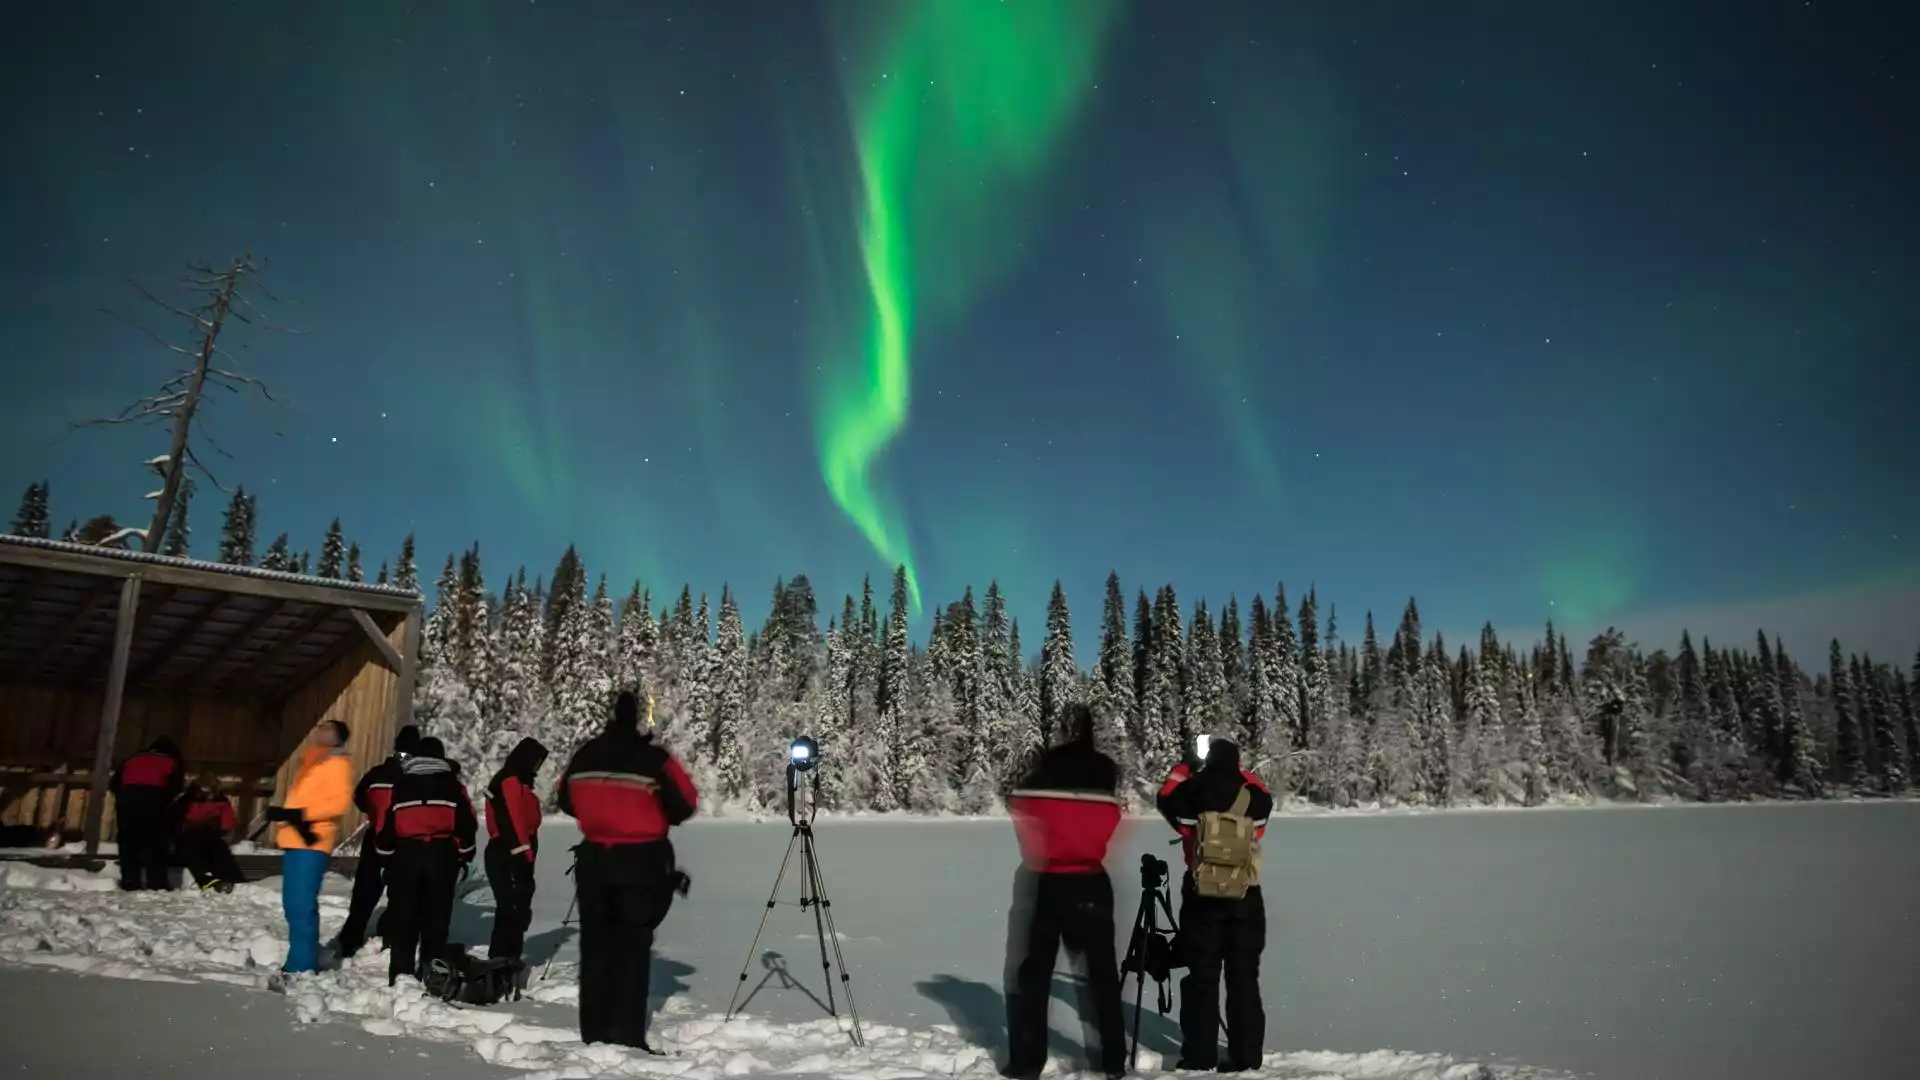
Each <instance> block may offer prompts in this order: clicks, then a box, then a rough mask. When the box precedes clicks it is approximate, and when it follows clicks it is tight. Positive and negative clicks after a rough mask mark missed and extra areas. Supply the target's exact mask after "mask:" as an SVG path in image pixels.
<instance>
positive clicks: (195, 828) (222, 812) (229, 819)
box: [180, 795, 240, 836]
mask: <svg viewBox="0 0 1920 1080" xmlns="http://www.w3.org/2000/svg"><path fill="white" fill-rule="evenodd" d="M184 805H185V809H184V810H182V811H181V813H180V831H181V832H212V833H218V834H219V835H221V836H226V835H227V834H228V833H231V832H233V830H234V829H236V828H239V826H240V822H239V819H238V818H237V817H235V816H234V813H233V803H232V801H231V800H229V799H227V798H226V797H225V796H224V795H221V796H215V797H214V798H211V799H188V800H187V801H186V803H185V804H184Z"/></svg>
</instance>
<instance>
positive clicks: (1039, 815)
mask: <svg viewBox="0 0 1920 1080" xmlns="http://www.w3.org/2000/svg"><path fill="white" fill-rule="evenodd" d="M1118 782H1119V771H1118V770H1117V769H1116V768H1115V767H1114V764H1113V759H1112V758H1109V757H1107V756H1106V755H1105V754H1102V753H1100V752H1099V751H1098V750H1095V749H1094V748H1093V745H1092V744H1091V743H1080V742H1075V743H1068V744H1066V745H1064V746H1056V747H1054V748H1053V749H1051V750H1048V751H1047V752H1046V753H1045V754H1042V755H1041V756H1040V761H1039V763H1038V764H1037V765H1036V766H1035V767H1034V769H1033V771H1032V772H1031V773H1029V774H1027V776H1026V777H1025V778H1024V779H1023V780H1022V781H1021V783H1020V786H1019V787H1017V788H1015V789H1014V791H1013V792H1012V794H1010V795H1009V796H1008V797H1007V810H1008V811H1009V812H1010V813H1011V814H1012V815H1013V831H1014V835H1015V836H1016V837H1017V838H1018V839H1019V841H1020V864H1021V866H1023V867H1025V868H1026V869H1028V870H1031V871H1033V872H1035V873H1040V874H1101V873H1105V872H1106V868H1107V848H1108V846H1109V845H1110V844H1112V842H1113V834H1114V832H1115V831H1116V830H1117V829H1119V827H1120V799H1119V798H1118V796H1117V795H1116V794H1115V791H1116V790H1117V788H1118Z"/></svg>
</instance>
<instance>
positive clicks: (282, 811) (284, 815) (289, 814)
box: [267, 806, 305, 822]
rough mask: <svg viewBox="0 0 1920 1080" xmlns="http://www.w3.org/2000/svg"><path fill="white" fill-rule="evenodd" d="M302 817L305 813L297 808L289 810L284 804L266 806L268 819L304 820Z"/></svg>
mask: <svg viewBox="0 0 1920 1080" xmlns="http://www.w3.org/2000/svg"><path fill="white" fill-rule="evenodd" d="M304 818H305V815H303V814H301V813H300V811H298V810H289V809H287V808H286V807H284V806H269V807H267V820H268V821H286V822H294V821H301V820H304Z"/></svg>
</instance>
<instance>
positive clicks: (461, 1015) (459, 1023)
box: [0, 864, 1564, 1080]
mask: <svg viewBox="0 0 1920 1080" xmlns="http://www.w3.org/2000/svg"><path fill="white" fill-rule="evenodd" d="M0 874H4V877H3V878H0V962H7V963H12V964H16V965H23V966H41V967H55V968H61V969H64V970H68V971H74V972H80V973H84V974H91V975H97V976H104V977H109V978H120V979H141V980H147V981H158V982H172V983H183V982H192V981H201V982H211V983H222V984H228V985H238V986H255V987H260V988H263V989H264V988H265V987H266V985H267V982H268V977H269V975H270V974H271V973H272V972H273V971H275V970H277V968H278V967H279V964H280V961H281V958H282V957H283V956H284V955H285V951H286V938H285V933H284V926H283V924H282V921H281V914H280V897H279V893H278V892H277V890H276V888H275V887H274V886H275V885H277V883H276V882H269V883H267V884H265V885H242V886H240V887H238V888H236V889H235V890H234V891H233V892H232V893H231V894H228V895H220V894H215V893H201V892H198V891H193V890H184V891H178V892H132V893H122V892H118V891H117V890H115V889H114V886H113V871H112V869H111V868H109V869H107V870H105V871H102V872H100V873H87V872H84V871H76V870H45V869H41V868H38V867H31V866H25V865H23V864H6V865H4V866H3V867H0ZM345 906H346V905H345V900H344V898H342V897H339V896H331V895H328V896H322V898H321V921H322V934H323V937H324V936H329V935H330V934H331V933H332V931H333V929H334V928H335V927H336V926H337V925H338V923H339V921H340V919H341V918H343V917H344V915H345ZM849 940H850V941H859V940H861V939H859V938H850V939H849ZM386 961H387V958H386V956H385V954H383V953H380V952H376V951H368V952H365V953H362V954H361V955H360V956H357V957H355V958H354V959H353V960H351V961H349V962H348V963H347V964H346V965H344V966H342V967H340V968H338V969H336V970H333V971H328V972H324V973H321V974H318V975H308V976H298V977H295V978H294V979H293V980H292V981H291V983H290V984H289V985H288V986H287V988H286V999H287V1002H288V1004H289V1005H290V1007H291V1009H292V1014H293V1017H294V1018H295V1019H296V1020H298V1021H300V1022H302V1023H318V1022H323V1021H341V1022H347V1023H352V1024H355V1025H357V1026H358V1027H360V1028H361V1029H362V1030H364V1031H366V1032H368V1033H370V1034H374V1035H381V1036H389V1037H395V1036H403V1037H412V1038H418V1039H426V1040H431V1041H435V1042H450V1043H459V1044H464V1045H466V1046H468V1047H470V1048H471V1049H472V1050H473V1052H474V1053H475V1054H476V1055H477V1056H479V1057H480V1058H481V1059H482V1060H484V1061H487V1062H490V1063H493V1064H497V1065H503V1066H508V1067H512V1068H517V1069H524V1070H527V1071H528V1072H529V1074H530V1080H548V1078H552V1080H563V1078H573V1077H582V1078H593V1077H675V1078H681V1080H720V1078H723V1077H738V1076H767V1075H781V1076H833V1077H839V1078H845V1080H922V1078H932V1077H968V1078H977V1080H991V1078H993V1077H995V1076H996V1075H997V1063H996V1062H995V1061H994V1058H993V1052H992V1051H991V1050H989V1049H986V1048H983V1047H981V1046H979V1045H977V1044H975V1043H974V1042H971V1041H969V1040H968V1039H967V1038H965V1037H963V1036H962V1035H961V1034H960V1032H959V1030H958V1029H957V1028H956V1027H955V1026H954V1025H951V1024H940V1025H935V1026H932V1027H929V1028H924V1029H918V1030H915V1029H909V1028H906V1027H902V1026H896V1025H891V1024H885V1023H871V1022H870V1023H868V1024H866V1025H865V1026H864V1034H865V1037H866V1038H865V1042H866V1045H865V1046H864V1047H856V1046H854V1045H853V1043H852V1039H851V1037H850V1027H851V1025H850V1024H849V1022H848V1021H847V1020H845V1019H833V1018H824V1019H819V1020H806V1021H799V1022H790V1023H780V1022H771V1021H768V1020H765V1019H761V1018H758V1017H756V1016H753V1015H742V1016H738V1017H735V1018H734V1019H733V1020H732V1021H731V1022H729V1021H726V1020H724V1019H723V1018H722V1017H721V1016H718V1015H713V1014H712V1013H710V1012H708V1011H707V1010H706V1009H705V1008H704V1007H703V1006H700V1005H697V1004H695V1003H694V1002H692V1001H690V1000H688V999H687V998H685V997H673V998H669V999H667V1000H666V1001H664V1002H663V1003H661V1006H660V1009H659V1012H658V1014H657V1015H656V1018H655V1020H654V1023H653V1030H652V1038H653V1041H654V1043H655V1045H656V1046H657V1047H659V1048H660V1049H661V1050H664V1051H666V1052H667V1053H668V1054H669V1055H670V1056H666V1057H656V1056H652V1055H648V1054H644V1053H639V1052H635V1051H628V1050H625V1049H623V1048H620V1047H613V1046H604V1045H597V1046H588V1045H585V1044H583V1043H581V1042H580V1041H579V1037H578V1035H577V1033H576V1028H575V1026H574V1024H575V1016H574V1011H573V1008H572V1007H571V1006H572V1003H573V1002H575V1001H577V1000H578V995H579V986H578V983H577V981H576V979H577V976H576V972H575V967H574V965H572V964H570V963H560V964H555V965H554V966H553V968H552V971H551V973H550V976H549V977H548V978H546V979H544V980H540V981H536V982H535V983H534V985H533V988H532V991H531V992H530V993H529V994H528V995H527V998H528V1000H526V1001H522V1002H518V1003H512V1004H507V1005H502V1006H498V1007H494V1008H473V1007H455V1006H450V1005H447V1004H444V1003H442V1002H439V1001H436V1000H433V999H430V998H429V997H427V996H426V995H425V994H424V992H423V991H422V990H421V988H420V986H419V985H418V984H417V983H415V982H413V981H411V980H403V981H402V985H400V986H399V987H395V988H389V987H388V986H387V985H386ZM208 1022H209V1023H210V1024H212V1023H215V1022H216V1021H214V1020H213V1019H212V1018H209V1021H208ZM1079 1064H1080V1063H1079V1062H1078V1061H1070V1060H1056V1061H1053V1062H1051V1063H1050V1064H1049V1066H1048V1072H1049V1073H1051V1074H1054V1075H1067V1074H1070V1073H1072V1072H1073V1071H1074V1070H1075V1069H1077V1068H1078V1067H1079ZM1140 1071H1141V1072H1142V1073H1157V1072H1163V1071H1165V1070H1164V1064H1163V1062H1162V1061H1161V1059H1160V1058H1159V1056H1158V1055H1156V1054H1154V1053H1152V1052H1151V1051H1150V1050H1146V1049H1143V1050H1142V1051H1141V1056H1140ZM1256 1075H1257V1076H1258V1077H1260V1078H1265V1080H1546V1078H1549V1077H1558V1076H1562V1075H1564V1074H1555V1073H1546V1072H1540V1071H1536V1070H1530V1069H1524V1068H1506V1067H1489V1066H1484V1065H1481V1064H1478V1063H1469V1062H1459V1061H1455V1060H1453V1059H1451V1058H1447V1057H1444V1056H1437V1055H1420V1054H1403V1053H1395V1052H1392V1051H1379V1052H1375V1053H1370V1054H1336V1053H1290V1054H1269V1055H1268V1057H1267V1067H1266V1068H1265V1069H1264V1070H1263V1071H1262V1072H1261V1073H1259V1074H1256Z"/></svg>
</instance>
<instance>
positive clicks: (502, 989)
mask: <svg viewBox="0 0 1920 1080" xmlns="http://www.w3.org/2000/svg"><path fill="white" fill-rule="evenodd" d="M519 974H520V963H519V961H517V960H508V959H504V958H503V959H500V960H485V959H481V958H480V957H478V956H468V955H467V947H466V946H465V945H448V946H447V952H446V955H445V956H444V957H439V958H436V959H434V960H432V961H430V962H428V964H427V973H426V978H425V979H423V980H421V981H422V982H423V983H424V984H425V985H426V988H427V993H429V994H432V995H433V996H434V997H437V998H439V999H440V1000H441V1001H444V1002H447V1003H448V1004H452V1005H492V1004H493V1003H495V1002H497V1001H500V1000H501V999H503V998H507V997H511V996H513V995H514V994H515V993H516V991H517V990H518V986H517V982H518V976H519Z"/></svg>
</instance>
